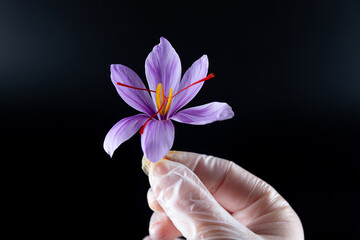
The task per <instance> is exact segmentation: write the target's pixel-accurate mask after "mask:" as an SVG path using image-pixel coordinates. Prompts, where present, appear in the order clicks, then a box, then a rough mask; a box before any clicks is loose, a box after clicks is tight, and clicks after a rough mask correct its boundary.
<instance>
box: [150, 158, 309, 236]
mask: <svg viewBox="0 0 360 240" xmlns="http://www.w3.org/2000/svg"><path fill="white" fill-rule="evenodd" d="M166 159H168V160H161V161H159V162H157V163H155V164H152V165H151V167H150V172H149V178H150V185H151V188H150V190H149V192H148V203H149V206H150V208H151V209H153V210H154V211H155V212H154V214H153V215H152V217H151V220H150V227H149V232H150V236H147V237H146V238H145V239H146V240H160V239H161V240H167V239H169V240H174V239H175V238H177V237H179V236H184V237H185V238H187V239H193V240H198V239H204V240H206V239H212V240H215V239H217V240H218V239H237V240H239V239H247V240H249V239H259V240H260V239H261V240H264V239H274V240H275V239H276V240H280V239H283V240H285V239H286V240H302V239H304V234H303V229H302V225H301V222H300V219H299V217H298V216H297V214H296V213H295V211H294V210H293V209H292V208H291V207H290V205H289V204H288V203H287V202H286V201H285V199H283V198H282V197H281V196H280V195H279V194H278V193H277V192H276V191H275V189H274V188H272V187H271V186H270V185H269V184H267V183H265V182H264V181H262V180H261V179H259V178H257V177H256V176H254V175H253V174H251V173H249V172H247V171H246V170H244V169H243V168H241V167H239V166H238V165H236V164H235V163H233V162H230V161H227V160H224V159H220V158H216V157H212V156H206V155H199V154H195V153H187V152H174V151H172V152H170V153H168V154H167V155H166ZM169 160H170V161H169Z"/></svg>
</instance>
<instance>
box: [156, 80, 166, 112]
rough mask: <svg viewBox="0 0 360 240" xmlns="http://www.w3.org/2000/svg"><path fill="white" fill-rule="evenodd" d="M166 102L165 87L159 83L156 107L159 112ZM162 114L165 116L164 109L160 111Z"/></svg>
mask: <svg viewBox="0 0 360 240" xmlns="http://www.w3.org/2000/svg"><path fill="white" fill-rule="evenodd" d="M164 101H165V94H164V88H163V85H162V84H161V83H159V84H158V85H157V87H156V106H157V109H158V110H159V109H160V108H161V106H162V104H163V103H164ZM160 114H161V115H164V109H161V110H160Z"/></svg>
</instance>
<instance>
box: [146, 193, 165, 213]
mask: <svg viewBox="0 0 360 240" xmlns="http://www.w3.org/2000/svg"><path fill="white" fill-rule="evenodd" d="M147 200H148V205H149V207H150V209H151V210H153V211H154V212H164V210H163V209H162V207H161V206H160V204H159V202H158V201H157V200H156V197H155V194H154V192H153V191H152V189H151V188H150V189H149V191H148V193H147Z"/></svg>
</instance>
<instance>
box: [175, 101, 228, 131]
mask: <svg viewBox="0 0 360 240" xmlns="http://www.w3.org/2000/svg"><path fill="white" fill-rule="evenodd" d="M233 116H234V112H233V111H232V109H231V107H230V106H229V105H228V104H227V103H220V102H212V103H208V104H205V105H201V106H197V107H192V108H187V109H184V110H182V111H180V112H178V113H176V114H175V115H174V116H173V117H171V120H175V121H177V122H181V123H187V124H193V125H204V124H208V123H212V122H215V121H222V120H227V119H230V118H232V117H233Z"/></svg>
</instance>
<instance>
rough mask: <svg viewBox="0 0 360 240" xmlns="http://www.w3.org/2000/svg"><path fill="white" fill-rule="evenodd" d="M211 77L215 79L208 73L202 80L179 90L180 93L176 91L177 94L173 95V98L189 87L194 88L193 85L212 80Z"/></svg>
mask: <svg viewBox="0 0 360 240" xmlns="http://www.w3.org/2000/svg"><path fill="white" fill-rule="evenodd" d="M213 77H215V74H213V73H210V74H209V75H208V76H207V77H205V78H203V79H200V80H199V81H196V82H194V83H192V84H190V85H189V86H187V87H185V88H183V89H181V90H180V91H178V92H177V93H175V95H174V96H173V97H175V96H176V95H178V94H179V93H181V92H182V91H184V90H186V89H188V88H189V87H192V86H194V85H195V84H198V83H201V82H205V81H206V80H209V79H211V78H213Z"/></svg>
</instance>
